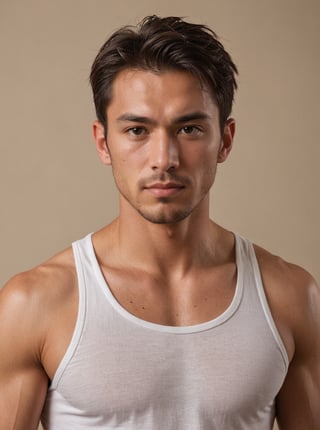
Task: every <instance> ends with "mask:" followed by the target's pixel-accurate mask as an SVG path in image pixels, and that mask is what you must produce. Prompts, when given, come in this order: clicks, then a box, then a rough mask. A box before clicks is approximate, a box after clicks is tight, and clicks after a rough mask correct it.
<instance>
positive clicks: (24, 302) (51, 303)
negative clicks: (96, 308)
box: [0, 248, 76, 348]
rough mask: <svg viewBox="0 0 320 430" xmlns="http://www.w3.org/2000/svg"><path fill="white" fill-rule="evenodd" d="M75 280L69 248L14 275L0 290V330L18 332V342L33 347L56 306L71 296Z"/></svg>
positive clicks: (41, 335)
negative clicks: (28, 269)
mask: <svg viewBox="0 0 320 430" xmlns="http://www.w3.org/2000/svg"><path fill="white" fill-rule="evenodd" d="M75 279H76V274H75V268H74V262H73V255H72V250H71V248H69V249H67V250H65V251H63V252H61V253H60V254H58V255H56V256H55V257H53V258H51V259H50V260H48V261H47V262H45V263H43V264H41V265H39V266H37V267H35V268H33V269H32V270H30V271H27V272H23V273H20V274H18V275H16V276H14V277H13V278H12V279H11V280H10V281H9V282H8V283H7V284H6V285H5V286H4V287H3V288H2V289H1V290H0V319H1V324H0V333H2V334H3V335H4V332H6V333H11V336H12V335H14V333H19V338H20V339H21V342H20V343H21V344H22V343H23V344H24V343H25V344H26V345H27V344H28V343H29V347H30V348H32V347H34V348H37V345H35V343H37V344H38V343H39V342H41V341H43V339H44V338H45V335H46V330H48V328H49V325H50V324H51V323H50V321H52V317H53V315H54V314H55V313H56V312H55V311H56V309H57V308H58V307H60V306H61V305H63V303H64V302H67V301H68V298H71V297H72V296H74V295H75V288H74V286H75V285H76V280H75ZM75 299H76V297H75ZM2 339H3V337H2ZM21 346H23V345H21Z"/></svg>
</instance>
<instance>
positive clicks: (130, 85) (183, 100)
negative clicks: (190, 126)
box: [107, 69, 217, 117]
mask: <svg viewBox="0 0 320 430" xmlns="http://www.w3.org/2000/svg"><path fill="white" fill-rule="evenodd" d="M191 110H197V111H198V110H201V111H204V112H206V113H209V112H212V113H213V112H214V115H215V116H216V112H217V106H216V103H215V101H214V100H213V97H212V96H211V93H210V91H209V90H208V88H207V87H206V86H205V85H203V84H202V83H201V82H200V80H199V79H198V78H197V77H195V76H194V75H192V74H191V73H188V72H183V71H177V70H167V71H161V72H152V71H145V70H135V69H125V70H123V71H121V72H120V73H119V74H118V75H117V77H116V78H115V80H114V82H113V88H112V98H111V101H110V104H109V106H108V108H107V116H108V117H109V115H110V114H116V113H119V112H120V111H125V112H127V111H128V112H134V113H139V114H144V115H148V114H149V112H148V111H150V114H153V115H159V116H163V115H164V116H173V115H177V114H179V113H185V112H187V111H191Z"/></svg>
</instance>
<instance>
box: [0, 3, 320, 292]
mask: <svg viewBox="0 0 320 430" xmlns="http://www.w3.org/2000/svg"><path fill="white" fill-rule="evenodd" d="M150 14H159V15H161V16H166V15H178V16H184V17H186V19H187V20H190V21H194V22H199V23H204V24H208V25H209V26H211V27H212V28H213V29H214V30H215V31H216V32H217V33H218V35H219V36H220V37H221V41H222V43H223V44H224V45H225V47H226V48H227V50H229V52H230V53H231V55H232V57H233V59H234V61H235V62H236V64H237V65H238V68H239V72H240V76H239V90H238V92H237V95H236V102H235V106H234V111H233V116H234V117H235V118H236V121H237V132H236V139H235V146H234V150H233V153H232V155H231V156H230V158H229V160H228V161H227V163H225V164H223V165H220V166H219V170H218V174H217V179H216V183H215V186H214V189H213V192H212V203H211V214H212V217H213V218H214V219H215V220H216V221H218V222H220V223H221V224H223V225H224V226H225V227H227V228H229V229H232V230H234V231H236V232H238V233H240V234H241V235H243V236H247V237H249V238H250V239H252V241H254V242H256V243H258V244H260V245H261V246H263V247H265V248H267V249H269V250H270V251H272V252H274V253H276V254H280V255H281V256H282V257H284V258H285V259H287V260H289V261H292V262H294V263H298V264H300V265H302V266H304V267H305V268H306V269H308V270H309V271H311V273H312V274H313V275H314V276H315V277H316V278H317V279H320V266H319V249H320V233H319V224H320V204H319V184H320V171H319V167H318V166H319V160H320V145H319V141H318V128H319V118H320V107H319V100H320V89H319V76H320V55H319V54H320V49H319V47H320V46H319V45H320V43H319V42H320V26H319V22H320V2H319V1H318V0H268V1H266V0H260V1H258V0H197V1H194V0H184V1H183V2H182V1H181V0H161V1H159V0H158V1H155V0H135V1H131V0H122V1H121V2H114V1H107V0H90V1H89V0H87V1H86V0H54V1H52V0H28V1H24V0H0V52H1V57H0V64H1V69H0V70H1V79H0V122H1V127H0V138H1V140H0V145H1V156H0V175H1V178H0V179H1V180H0V196H1V212H0V237H1V240H0V262H1V263H0V264H1V266H0V267H1V270H0V283H1V284H3V283H4V282H5V281H6V280H7V279H9V278H10V277H11V276H12V275H13V274H14V273H16V272H20V271H23V270H26V269H28V268H30V267H32V266H34V265H36V264H37V263H39V262H41V261H43V260H45V259H47V258H48V257H50V256H51V255H52V254H54V253H56V252H58V251H59V250H60V249H62V248H64V247H66V246H69V244H70V243H71V242H72V241H73V240H76V239H78V238H80V237H81V236H83V235H85V234H87V233H88V232H90V231H94V230H96V229H98V228H100V227H101V226H103V225H104V224H106V223H108V222H110V221H111V220H112V219H113V218H114V217H115V216H116V215H117V212H118V197H117V191H116V189H115V187H114V185H113V179H112V173H111V170H110V169H109V168H107V167H103V166H102V165H101V164H100V162H99V160H98V157H97V155H96V153H95V149H94V145H93V139H92V136H91V124H92V122H93V120H94V119H95V115H94V109H93V103H92V96H91V92H90V87H89V83H88V75H89V72H90V66H91V63H92V61H93V59H94V57H95V55H96V53H97V51H98V49H99V47H100V46H101V45H102V43H103V42H104V40H105V39H106V38H107V36H108V35H109V34H110V33H111V32H112V31H113V30H115V29H117V28H118V27H120V26H122V25H124V24H135V23H136V22H137V21H138V20H140V19H141V18H142V17H144V16H145V15H150Z"/></svg>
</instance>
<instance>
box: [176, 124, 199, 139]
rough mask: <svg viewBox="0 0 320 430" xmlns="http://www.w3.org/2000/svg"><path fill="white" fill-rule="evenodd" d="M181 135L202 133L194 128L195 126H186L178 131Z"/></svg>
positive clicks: (197, 128)
mask: <svg viewBox="0 0 320 430" xmlns="http://www.w3.org/2000/svg"><path fill="white" fill-rule="evenodd" d="M179 132H180V133H182V134H187V135H193V136H195V135H198V134H200V133H201V132H202V130H201V129H200V128H199V127H197V126H195V125H186V126H184V127H182V128H181V129H180V131H179Z"/></svg>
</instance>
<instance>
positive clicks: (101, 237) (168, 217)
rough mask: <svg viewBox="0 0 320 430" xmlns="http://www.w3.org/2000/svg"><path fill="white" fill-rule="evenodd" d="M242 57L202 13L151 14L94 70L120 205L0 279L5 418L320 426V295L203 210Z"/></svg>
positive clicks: (223, 428) (101, 138)
mask: <svg viewBox="0 0 320 430" xmlns="http://www.w3.org/2000/svg"><path fill="white" fill-rule="evenodd" d="M236 72H237V69H236V66H235V65H234V64H233V62H232V60H231V58H230V56H229V54H228V53H227V52H226V51H225V50H224V48H223V46H222V45H221V43H220V42H219V41H218V40H217V37H216V35H215V34H214V33H213V32H211V31H210V30H209V29H208V28H207V27H205V26H200V25H195V24H190V23H186V22H184V21H183V20H181V19H179V18H174V17H169V18H158V17H156V16H152V17H148V18H146V19H145V20H144V21H143V22H142V23H141V24H140V26H139V27H138V29H136V30H134V29H132V28H123V29H121V30H119V31H118V32H116V33H115V34H113V35H112V36H111V37H110V39H109V40H108V41H107V42H106V43H105V44H104V45H103V47H102V48H101V50H100V52H99V54H98V56H97V57H96V59H95V62H94V64H93V66H92V71H91V84H92V88H93V94H94V100H95V106H96V112H97V121H95V123H94V125H93V133H94V139H95V143H96V148H97V151H98V154H99V157H100V159H101V161H102V162H103V163H104V164H105V165H111V166H112V169H113V174H114V179H115V182H116V184H117V187H118V189H119V193H120V211H119V216H118V218H117V219H115V220H114V221H113V222H112V223H111V224H110V225H107V226H106V227H104V228H103V229H102V230H100V231H98V232H96V233H94V234H93V235H89V236H87V237H86V238H84V239H82V240H80V241H78V242H76V243H75V244H73V247H72V248H69V249H67V250H65V251H63V252H62V253H60V254H58V255H57V256H55V257H53V258H52V259H51V260H49V261H48V262H46V263H44V264H42V265H40V266H39V267H37V268H35V269H33V270H31V271H30V272H27V273H23V274H20V275H18V276H16V277H15V278H13V279H12V280H11V281H10V282H9V283H8V285H6V286H5V287H4V289H3V290H2V291H1V308H0V319H1V326H0V336H1V342H0V366H1V370H0V378H1V384H0V390H1V400H0V402H1V403H0V404H1V426H0V428H1V430H4V429H5V430H12V429H15V430H26V429H28V430H34V429H36V428H37V426H38V424H39V420H40V417H41V416H42V423H43V426H44V428H45V429H49V430H63V429H73V430H78V429H91V428H92V429H113V428H117V429H126V430H127V429H128V430H131V429H139V430H140V429H148V430H150V429H166V430H177V429H181V430H188V429H190V430H191V429H192V430H196V429H219V430H242V429H246V430H248V429H250V430H251V429H252V430H253V429H254V430H266V429H271V428H272V426H273V423H274V419H275V417H277V419H278V422H279V426H280V428H281V429H282V430H298V429H299V430H301V429H306V430H316V429H319V428H320V412H319V411H320V408H319V404H320V363H319V358H320V340H319V330H320V312H319V310H320V295H319V290H318V288H317V286H316V285H315V282H314V281H313V279H312V278H311V276H310V275H309V274H308V273H306V272H305V271H304V270H303V269H301V268H299V267H296V266H293V265H291V264H288V263H286V262H284V261H283V260H282V259H280V258H278V257H275V256H273V255H271V254H270V253H268V252H267V251H265V250H263V249H261V248H260V247H258V246H253V245H252V244H251V243H250V242H249V241H248V240H246V239H243V238H241V237H239V236H238V235H236V234H234V233H231V232H230V231H227V230H225V229H224V228H222V227H221V226H219V225H217V224H216V223H215V222H214V221H212V220H210V218H209V190H210V188H211V186H212V184H213V182H214V178H215V173H216V169H217V164H218V163H222V162H224V161H225V160H226V159H227V157H228V154H229V153H230V151H231V148H232V142H233V137H234V132H235V121H234V120H233V119H232V118H230V113H231V107H232V101H233V94H234V90H235V88H236V81H235V74H236Z"/></svg>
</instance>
